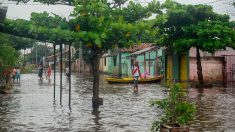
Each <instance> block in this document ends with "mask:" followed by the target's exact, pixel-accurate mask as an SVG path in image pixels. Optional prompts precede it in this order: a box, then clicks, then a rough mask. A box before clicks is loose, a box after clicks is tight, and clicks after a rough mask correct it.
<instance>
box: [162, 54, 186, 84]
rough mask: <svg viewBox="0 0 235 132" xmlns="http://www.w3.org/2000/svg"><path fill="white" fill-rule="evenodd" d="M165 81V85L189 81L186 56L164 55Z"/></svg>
mask: <svg viewBox="0 0 235 132" xmlns="http://www.w3.org/2000/svg"><path fill="white" fill-rule="evenodd" d="M165 59H166V64H165V69H166V70H165V79H166V83H167V84H171V83H172V82H180V83H183V82H187V81H188V80H189V56H188V54H182V55H178V54H173V55H166V56H165Z"/></svg>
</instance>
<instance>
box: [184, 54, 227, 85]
mask: <svg viewBox="0 0 235 132" xmlns="http://www.w3.org/2000/svg"><path fill="white" fill-rule="evenodd" d="M201 63H202V73H203V77H204V80H205V81H209V82H213V81H223V73H222V61H221V58H220V57H213V58H212V57H203V58H202V59H201ZM189 66H190V74H189V75H190V77H189V78H190V80H191V81H197V64H196V58H195V57H190V64H189Z"/></svg>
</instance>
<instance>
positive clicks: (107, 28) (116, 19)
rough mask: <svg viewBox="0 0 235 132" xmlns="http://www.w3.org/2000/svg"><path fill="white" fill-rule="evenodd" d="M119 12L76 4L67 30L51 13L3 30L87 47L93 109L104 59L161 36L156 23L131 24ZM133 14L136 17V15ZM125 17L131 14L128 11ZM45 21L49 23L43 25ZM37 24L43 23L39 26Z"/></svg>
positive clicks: (100, 1)
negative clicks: (115, 50) (111, 52)
mask: <svg viewBox="0 0 235 132" xmlns="http://www.w3.org/2000/svg"><path fill="white" fill-rule="evenodd" d="M151 7H153V5H151ZM115 10H117V8H115V7H114V8H111V7H110V4H109V3H108V2H107V1H105V0H97V1H94V0H86V1H84V0H79V1H77V2H76V4H75V9H74V12H73V14H72V16H73V18H72V19H71V20H70V21H69V27H67V26H64V27H65V28H62V26H61V24H60V23H59V24H52V22H54V19H55V18H56V17H50V16H48V14H46V13H43V14H41V15H42V16H41V15H37V14H36V15H34V16H32V17H31V20H30V21H26V20H20V19H18V20H6V21H5V23H3V24H0V29H2V31H3V32H6V33H10V34H13V35H17V36H24V37H28V38H33V39H37V40H40V41H46V42H51V43H54V44H72V43H73V44H74V46H78V45H79V44H80V43H82V44H83V45H85V46H86V47H87V50H88V52H89V56H90V57H91V64H92V72H93V77H94V79H93V97H92V104H93V108H98V107H99V105H100V103H101V99H100V97H99V71H98V67H99V59H100V57H101V56H102V55H103V54H104V53H105V52H106V51H107V50H108V49H112V48H115V47H120V48H121V47H128V46H130V45H133V44H134V43H136V44H137V43H138V42H140V40H141V38H142V36H149V35H151V34H154V35H155V34H156V33H157V30H154V31H150V30H149V29H151V26H153V25H154V24H153V22H152V21H151V22H150V23H148V21H147V20H145V21H141V18H139V17H137V19H136V21H133V19H130V20H132V22H128V21H127V20H125V19H124V18H125V17H123V16H121V15H120V14H117V13H116V11H115ZM118 10H120V8H118ZM135 11H138V10H135ZM132 13H134V14H136V13H135V12H132ZM143 13H145V12H143ZM148 13H149V12H148ZM124 14H128V12H125V13H124ZM133 16H134V15H133ZM142 16H146V15H142ZM42 18H43V19H42ZM44 19H46V20H45V22H49V24H48V23H45V22H44V23H43V21H44ZM57 20H58V19H57ZM37 21H42V22H39V23H38V24H36V23H37ZM60 21H64V19H63V20H62V19H60ZM62 23H63V22H62ZM63 24H64V23H63ZM63 24H62V25H63ZM65 25H66V24H65ZM143 34H144V35H143Z"/></svg>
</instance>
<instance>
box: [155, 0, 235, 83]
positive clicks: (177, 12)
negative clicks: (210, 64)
mask: <svg viewBox="0 0 235 132" xmlns="http://www.w3.org/2000/svg"><path fill="white" fill-rule="evenodd" d="M164 7H166V8H167V13H166V15H164V17H165V19H166V21H165V23H163V24H161V25H160V29H161V33H162V39H161V40H160V41H159V42H160V43H162V44H163V45H165V46H168V47H170V48H172V49H174V50H176V51H177V52H187V51H188V50H189V49H190V48H191V47H196V49H197V56H196V59H197V73H198V80H199V82H200V84H204V80H203V74H202V66H201V56H200V52H199V50H202V51H207V52H210V53H213V52H215V51H216V50H218V49H224V48H226V46H229V47H233V48H235V47H234V42H235V37H234V22H230V21H229V16H227V15H220V14H217V13H214V12H213V10H212V7H211V6H206V5H181V4H179V3H175V2H171V1H170V2H169V1H167V2H166V3H165V4H164ZM161 17H163V16H161Z"/></svg>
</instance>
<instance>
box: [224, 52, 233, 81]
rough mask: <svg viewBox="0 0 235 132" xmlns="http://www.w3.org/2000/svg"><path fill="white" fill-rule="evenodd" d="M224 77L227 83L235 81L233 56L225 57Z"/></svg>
mask: <svg viewBox="0 0 235 132" xmlns="http://www.w3.org/2000/svg"><path fill="white" fill-rule="evenodd" d="M225 61H226V66H225V76H226V79H227V81H235V56H225Z"/></svg>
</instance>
